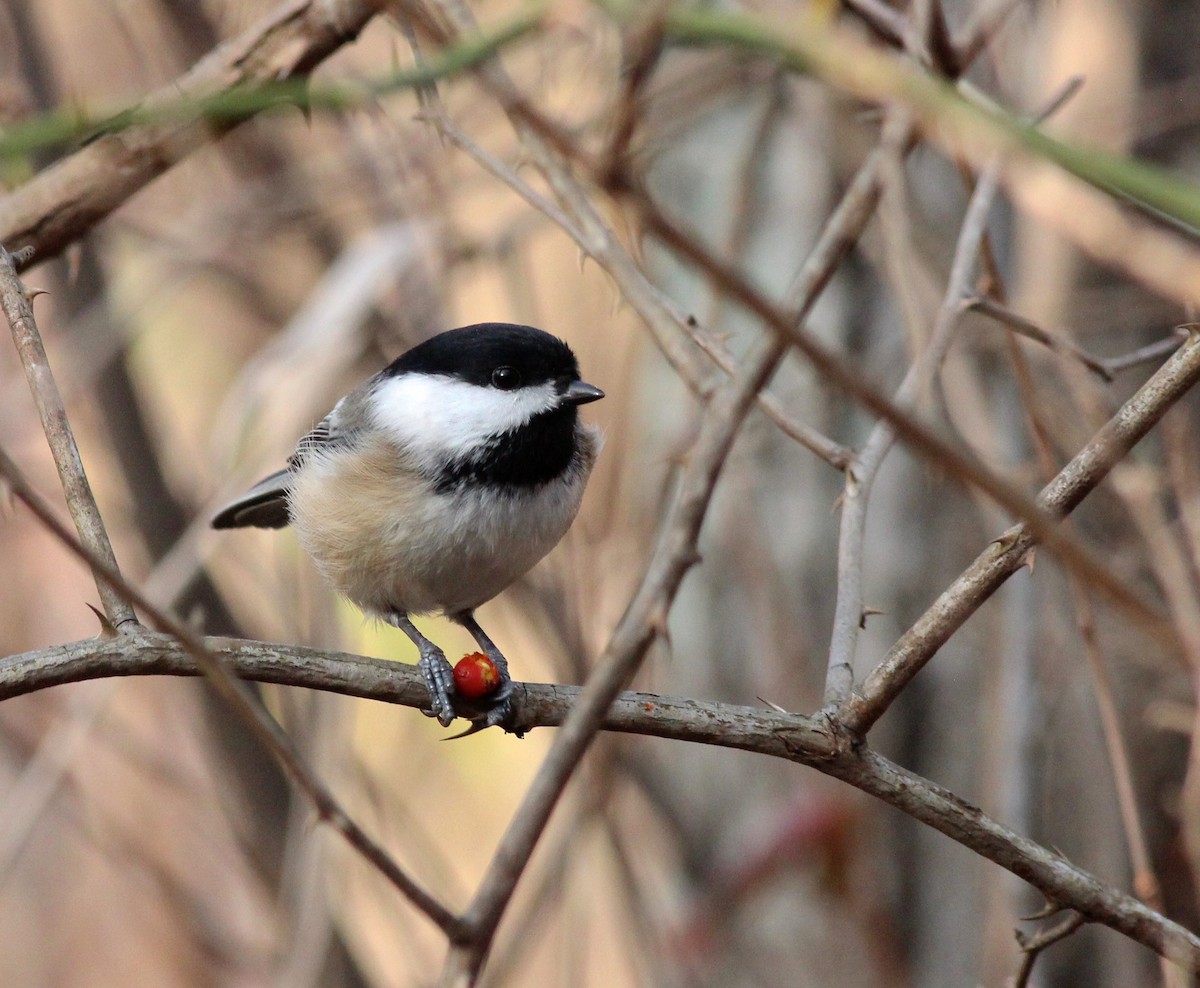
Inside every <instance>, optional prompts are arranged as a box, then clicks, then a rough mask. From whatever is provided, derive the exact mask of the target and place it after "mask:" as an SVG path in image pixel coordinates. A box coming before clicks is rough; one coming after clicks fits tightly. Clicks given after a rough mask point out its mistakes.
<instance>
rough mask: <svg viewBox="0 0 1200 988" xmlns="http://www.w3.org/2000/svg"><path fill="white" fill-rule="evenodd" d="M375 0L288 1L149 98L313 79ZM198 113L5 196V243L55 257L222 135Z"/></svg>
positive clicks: (97, 150) (125, 138) (111, 140)
mask: <svg viewBox="0 0 1200 988" xmlns="http://www.w3.org/2000/svg"><path fill="white" fill-rule="evenodd" d="M377 6H378V3H377V2H376V0H334V2H322V0H284V2H282V3H280V4H279V6H277V7H276V8H275V9H274V10H272V11H271V12H270V13H269V14H267V16H266V17H264V18H262V19H261V20H260V21H258V22H257V23H256V24H254V25H252V26H251V27H250V28H248V29H247V30H246V31H244V32H243V33H242V34H241V35H239V36H238V37H236V38H234V39H232V40H230V41H227V42H226V43H225V44H223V45H221V46H220V47H219V48H217V49H215V50H214V51H212V52H211V53H210V54H209V55H207V56H206V57H205V58H203V59H201V60H200V61H199V62H197V63H196V64H195V65H194V66H193V67H192V68H191V69H190V70H189V71H188V72H186V73H185V74H184V75H183V76H181V77H180V78H178V79H176V80H174V81H173V82H171V83H170V84H169V85H167V86H164V87H163V88H162V89H160V90H158V91H157V92H155V93H153V94H152V95H150V96H149V97H147V98H146V100H145V101H143V104H142V106H143V107H144V108H147V107H148V108H153V107H155V106H159V105H172V106H178V105H180V104H186V103H187V102H188V101H196V100H198V99H200V98H202V97H203V96H206V95H209V94H211V93H213V92H215V91H219V90H221V89H228V88H230V87H234V86H243V85H246V84H252V83H257V82H262V83H271V82H278V81H281V80H286V79H294V78H302V77H304V76H307V75H308V74H309V73H310V72H311V71H312V70H313V69H314V68H316V66H317V65H319V64H320V63H321V62H322V61H323V60H324V59H325V58H327V57H328V56H329V55H330V54H332V53H333V52H335V51H337V49H338V48H340V47H341V46H342V45H344V44H345V43H346V42H348V41H351V40H353V39H354V38H355V37H356V36H357V35H358V32H359V31H361V30H362V28H363V26H364V25H365V24H366V23H367V21H369V20H370V19H371V17H372V16H374V14H375V12H376V8H377ZM231 126H233V124H232V122H226V123H224V124H220V125H219V124H216V123H213V122H212V121H208V120H205V119H204V117H203V115H202V114H201V113H199V112H196V113H194V114H191V115H189V116H188V117H186V118H183V117H180V118H177V119H172V120H168V121H165V122H162V123H156V124H149V125H145V126H140V127H133V128H129V129H127V130H124V131H122V132H121V133H120V134H110V135H107V136H102V137H99V138H97V139H96V140H94V141H91V142H90V143H88V144H86V145H84V146H83V147H82V148H80V149H79V150H78V151H76V152H75V153H74V154H72V155H70V156H69V157H67V158H64V159H63V160H62V161H59V162H57V163H56V164H54V165H53V166H51V167H50V168H47V169H46V170H45V171H43V172H41V173H40V174H38V175H37V176H36V177H34V178H33V179H31V180H30V181H29V182H27V183H25V184H24V185H22V186H21V187H20V188H18V189H16V190H14V191H13V192H11V193H10V194H9V195H7V196H5V197H4V198H2V199H0V243H20V244H30V245H31V246H33V247H34V248H35V249H36V251H37V257H38V259H39V260H45V259H47V258H50V257H53V256H54V255H56V254H57V253H58V252H59V251H61V250H62V249H63V248H64V247H65V246H66V245H67V244H69V243H71V242H72V241H74V240H78V239H79V237H81V236H83V234H85V233H86V232H87V231H88V230H90V229H91V228H92V227H94V226H95V225H96V224H97V223H99V222H100V221H101V220H103V219H104V218H105V217H106V216H108V214H109V213H111V212H112V211H113V210H114V209H116V208H117V207H118V206H119V205H121V203H123V202H125V200H127V199H128V198H129V197H130V196H132V195H133V194H134V193H135V192H137V191H138V190H139V189H141V188H142V187H143V186H145V185H146V184H148V183H149V182H150V181H152V180H153V179H155V178H157V177H158V176H159V175H161V174H162V173H163V172H165V171H167V169H169V168H170V167H171V166H172V165H174V164H175V163H176V162H178V161H179V160H181V159H182V158H184V157H186V156H187V155H188V154H190V153H191V152H192V151H195V150H196V149H197V148H199V147H201V146H203V145H204V144H206V143H208V142H209V141H211V140H213V139H215V138H216V137H219V136H220V135H221V134H223V133H225V132H226V131H227V130H229V129H230V127H231Z"/></svg>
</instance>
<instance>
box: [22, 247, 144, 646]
mask: <svg viewBox="0 0 1200 988" xmlns="http://www.w3.org/2000/svg"><path fill="white" fill-rule="evenodd" d="M0 305H2V306H3V308H4V315H5V316H6V317H7V319H8V324H9V326H10V327H12V335H13V343H14V344H16V347H17V354H18V355H19V356H20V358H21V365H22V366H23V367H24V368H25V377H26V378H27V379H28V381H29V390H30V391H32V392H33V400H34V403H35V404H36V405H37V410H38V417H39V418H40V419H41V420H42V429H43V431H44V432H45V433H46V442H47V443H49V445H50V452H51V453H52V454H53V455H54V466H55V468H56V469H57V470H58V479H59V481H60V482H61V483H62V489H63V495H64V496H65V497H66V499H67V509H68V510H69V511H70V512H71V520H72V521H73V522H74V523H75V530H76V531H77V532H78V533H79V540H80V542H82V543H83V544H84V545H85V546H87V547H88V550H89V551H90V552H91V554H92V555H93V556H94V557H95V558H97V559H100V560H102V561H103V562H104V564H105V565H106V566H107V567H108V568H109V569H111V570H114V571H116V570H117V557H116V555H115V554H114V553H113V547H112V542H110V541H109V538H108V532H107V531H106V530H105V528H104V519H103V518H102V517H101V516H100V509H99V507H97V505H96V497H95V495H94V494H93V493H92V485H91V484H89V483H88V479H87V474H86V473H85V472H84V469H83V460H81V459H80V457H79V447H78V446H77V445H76V444H75V433H74V432H73V431H72V430H71V423H70V420H69V419H68V418H67V409H66V406H65V405H64V404H63V400H62V395H61V394H60V393H59V390H58V385H57V384H56V383H55V380H54V373H53V372H52V371H51V369H50V358H49V357H47V356H46V348H45V346H44V345H43V344H42V335H41V333H39V332H38V327H37V321H36V320H35V319H34V317H33V306H32V305H31V304H30V299H29V295H28V293H27V292H26V291H25V286H24V285H23V284H21V279H20V278H19V277H18V276H17V261H16V259H15V258H14V256H13V255H12V254H10V253H9V252H8V251H7V250H6V249H5V248H4V246H3V245H2V244H0ZM92 576H93V577H94V578H95V580H96V589H97V590H98V591H99V593H100V603H101V604H102V605H103V607H104V614H105V617H107V618H108V622H109V624H111V625H112V626H113V628H115V629H117V630H118V631H120V630H122V629H124V628H128V627H136V626H137V624H138V619H137V615H136V614H134V612H133V608H132V607H130V606H129V603H128V601H127V600H126V599H125V598H124V597H123V596H122V595H121V594H120V593H118V592H117V591H116V589H115V588H114V587H113V586H112V584H110V583H108V582H107V581H106V580H105V579H104V578H103V577H102V576H101V574H100V571H99V570H97V569H96V568H95V567H93V569H92Z"/></svg>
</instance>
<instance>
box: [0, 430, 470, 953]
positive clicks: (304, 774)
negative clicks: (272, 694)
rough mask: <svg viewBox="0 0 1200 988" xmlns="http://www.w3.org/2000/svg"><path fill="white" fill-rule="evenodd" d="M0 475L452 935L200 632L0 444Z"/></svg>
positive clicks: (341, 829)
mask: <svg viewBox="0 0 1200 988" xmlns="http://www.w3.org/2000/svg"><path fill="white" fill-rule="evenodd" d="M0 477H3V478H4V479H5V480H6V481H7V483H8V485H9V486H10V487H11V489H12V491H13V494H14V495H15V496H16V497H17V498H18V499H19V500H20V501H21V502H22V503H24V504H25V506H26V507H28V508H29V509H30V511H32V512H33V513H34V515H35V516H36V517H37V518H38V520H39V521H40V522H41V523H42V524H43V525H44V526H45V527H46V528H47V529H49V530H50V532H51V533H52V534H53V535H54V536H55V538H57V539H58V541H59V542H61V543H62V544H63V545H64V546H66V548H67V549H69V550H70V551H71V552H72V553H74V555H76V556H77V557H78V558H79V559H81V560H83V562H85V563H86V564H88V565H90V566H91V567H92V569H93V570H94V571H95V572H97V573H99V574H100V576H102V577H103V579H104V580H105V581H106V582H108V583H109V584H110V585H111V586H112V587H113V589H114V590H115V591H116V592H118V593H120V594H121V596H122V597H124V598H125V600H127V601H128V602H130V603H132V604H134V605H136V606H137V607H139V608H140V609H141V610H142V612H143V613H144V614H146V616H147V617H148V618H149V619H150V620H151V621H152V622H153V624H154V625H155V626H156V627H158V628H160V629H162V631H164V632H165V633H167V634H168V635H170V636H171V637H172V638H174V639H175V640H176V641H178V642H179V644H180V646H181V647H182V648H183V650H184V651H185V652H186V653H187V654H188V656H189V657H190V658H191V659H192V661H194V662H195V664H196V666H197V668H198V669H199V670H200V672H201V673H202V674H203V675H204V676H205V678H206V679H208V681H209V682H210V683H211V684H212V686H213V688H214V689H215V690H216V691H217V693H218V695H220V697H221V698H222V700H224V701H225V702H226V703H228V704H229V706H230V708H231V709H232V710H233V711H234V712H235V713H237V715H238V716H240V717H241V718H242V719H243V721H244V722H245V723H246V725H247V726H248V727H249V728H250V730H251V732H252V733H253V734H254V736H255V737H256V738H257V740H258V741H259V743H261V744H262V745H263V747H264V748H266V749H267V750H268V751H270V752H271V754H273V755H274V756H275V757H276V758H277V759H278V760H279V763H280V764H281V765H282V766H283V768H284V770H285V771H286V772H287V774H288V776H289V778H291V780H292V781H293V782H294V783H295V784H296V786H297V787H298V788H299V789H300V790H301V791H302V792H303V793H304V794H305V795H306V796H307V797H308V798H309V799H310V800H311V801H312V803H313V806H314V808H315V809H316V812H317V815H318V817H319V818H320V819H321V820H322V821H323V822H325V823H328V824H329V825H330V826H331V827H333V829H334V830H335V831H337V832H338V833H339V834H341V835H342V837H344V838H345V839H346V841H347V843H349V844H350V846H351V847H353V848H354V849H355V850H356V851H358V853H359V854H361V855H362V856H363V857H364V858H365V859H366V860H367V861H368V862H370V864H371V865H373V866H374V867H375V868H377V869H378V870H379V872H380V874H382V875H383V876H384V877H385V878H387V879H388V881H390V882H391V883H392V884H393V885H394V886H395V887H396V889H397V890H398V891H399V892H400V893H401V894H402V895H404V897H405V898H406V899H408V901H409V902H411V903H412V904H413V905H414V906H415V907H416V908H417V909H419V910H420V911H421V912H422V913H424V914H425V916H427V917H428V918H429V920H430V921H431V922H433V923H434V924H435V925H436V926H437V927H438V928H439V929H441V930H442V932H443V933H445V934H446V936H448V937H453V936H454V935H455V933H456V931H457V930H458V927H459V923H458V920H457V919H456V918H455V916H454V915H453V914H452V913H451V912H450V911H449V910H448V909H446V908H445V907H444V906H443V905H442V904H441V903H440V902H438V901H437V900H436V899H435V898H433V896H431V895H430V894H429V893H428V892H426V891H425V890H424V889H422V888H421V887H420V886H419V885H417V883H416V882H414V881H413V880H412V879H411V878H409V877H408V875H407V874H406V873H405V872H404V871H403V870H402V869H401V868H400V867H399V866H398V865H397V864H396V863H395V861H393V860H392V858H391V857H390V856H389V855H388V853H387V852H386V851H385V850H384V849H383V848H382V847H381V846H380V845H379V844H377V843H376V842H375V841H374V840H373V839H372V838H371V837H370V836H368V835H367V834H366V833H365V832H364V831H363V830H362V828H360V827H359V826H358V824H356V823H355V822H354V821H353V820H352V819H351V818H350V816H349V815H348V814H347V813H346V811H345V810H344V809H342V807H341V804H340V803H338V801H337V800H336V799H335V798H334V797H333V794H332V793H331V792H330V791H329V790H328V789H326V788H325V786H324V784H323V783H322V782H321V781H320V780H319V779H318V778H317V777H316V776H315V775H314V774H313V773H312V771H311V770H310V769H309V768H308V766H307V765H306V764H305V763H304V761H303V759H302V758H301V757H300V755H299V754H298V753H297V752H296V750H295V747H294V746H293V745H292V743H291V740H290V739H289V738H288V736H287V734H286V733H285V732H284V730H283V728H282V727H280V726H279V723H278V722H277V721H276V720H275V719H274V718H273V717H272V716H271V715H270V714H269V713H267V711H266V709H265V708H263V706H262V705H261V704H260V703H258V702H257V700H256V699H255V697H254V695H253V694H252V693H251V692H250V691H249V689H248V688H247V687H246V684H245V683H244V682H242V681H241V680H240V679H238V678H237V676H236V675H235V674H234V672H233V671H232V670H230V669H229V668H228V666H227V665H226V664H225V662H224V661H223V660H222V659H221V657H220V656H219V655H217V654H216V653H214V652H213V651H211V650H210V649H209V648H208V647H207V646H206V644H205V642H204V638H203V637H202V636H201V635H200V634H198V633H197V632H196V631H193V630H192V629H191V628H190V627H188V626H187V625H186V624H184V623H183V622H182V621H180V620H179V619H177V618H175V617H173V616H171V615H170V614H168V613H167V612H166V611H164V610H162V609H161V608H159V607H157V606H155V604H154V603H153V602H152V601H150V600H149V599H148V598H147V597H146V596H145V595H144V594H143V593H142V592H141V591H140V590H138V589H137V588H136V587H134V586H133V585H132V584H130V583H129V582H128V581H126V580H125V579H124V577H122V576H121V574H120V573H119V572H117V571H116V570H115V569H114V568H112V567H111V566H109V565H108V563H107V562H106V561H105V560H103V559H101V558H100V557H99V556H97V555H96V554H95V553H94V552H93V551H92V550H91V549H90V548H89V547H88V546H85V545H84V544H83V543H82V542H80V541H79V540H78V539H76V538H75V537H74V536H73V535H72V534H71V533H70V531H68V530H67V528H66V527H65V526H63V524H62V523H61V522H59V520H58V519H57V518H56V517H55V515H54V512H53V511H52V510H51V509H50V507H49V506H48V505H47V504H46V502H45V501H44V500H42V498H41V497H40V495H38V493H37V492H36V491H35V490H34V489H33V488H32V487H31V486H30V485H29V483H28V481H27V480H26V479H25V477H24V475H23V474H22V473H21V471H20V469H19V468H18V467H17V465H16V463H14V462H13V461H12V459H11V458H10V457H9V456H8V454H7V453H6V452H5V451H4V450H3V449H0Z"/></svg>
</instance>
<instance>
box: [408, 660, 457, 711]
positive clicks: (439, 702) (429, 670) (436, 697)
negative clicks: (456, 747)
mask: <svg viewBox="0 0 1200 988" xmlns="http://www.w3.org/2000/svg"><path fill="white" fill-rule="evenodd" d="M420 650H421V660H420V662H418V663H417V665H418V667H419V668H420V670H421V676H422V677H423V678H424V680H425V688H426V689H427V690H429V709H428V710H422V711H421V712H422V713H423V714H425V716H427V717H436V718H437V721H438V723H439V724H441V725H442V727H449V726H450V725H451V724H452V723H453V722H454V718H455V717H456V716H458V715H457V714H456V713H455V712H454V668H453V667H452V666H451V665H450V663H449V662H448V661H447V660H446V653H445V652H443V651H442V650H441V649H440V648H438V647H437V646H436V645H434V644H433V643H432V642H426V643H425V644H423V645H421V646H420Z"/></svg>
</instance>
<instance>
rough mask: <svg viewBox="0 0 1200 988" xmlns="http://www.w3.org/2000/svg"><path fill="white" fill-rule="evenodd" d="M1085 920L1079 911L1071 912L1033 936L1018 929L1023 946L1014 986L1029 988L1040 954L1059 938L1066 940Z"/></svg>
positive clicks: (1018, 935) (1016, 987) (1015, 987)
mask: <svg viewBox="0 0 1200 988" xmlns="http://www.w3.org/2000/svg"><path fill="white" fill-rule="evenodd" d="M1085 922H1086V920H1085V919H1084V917H1083V916H1081V915H1080V914H1079V913H1071V914H1070V915H1069V916H1067V917H1066V918H1065V919H1063V920H1060V921H1059V922H1058V923H1055V924H1054V926H1051V927H1049V928H1048V929H1045V930H1042V931H1041V932H1039V933H1035V934H1034V935H1033V936H1026V935H1025V934H1024V933H1022V932H1021V931H1020V930H1017V931H1016V936H1017V943H1018V944H1020V946H1021V954H1022V956H1021V966H1020V968H1019V969H1018V970H1017V977H1016V979H1015V980H1014V982H1013V988H1028V985H1029V978H1030V976H1031V975H1032V974H1033V965H1034V963H1035V962H1036V961H1037V959H1038V955H1039V954H1041V952H1042V951H1043V950H1045V949H1046V948H1047V947H1053V946H1054V945H1055V944H1056V943H1058V941H1059V940H1065V939H1066V938H1067V937H1069V936H1070V935H1071V934H1072V933H1074V932H1075V931H1076V930H1078V929H1079V928H1080V927H1081V926H1083V924H1084V923H1085Z"/></svg>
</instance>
